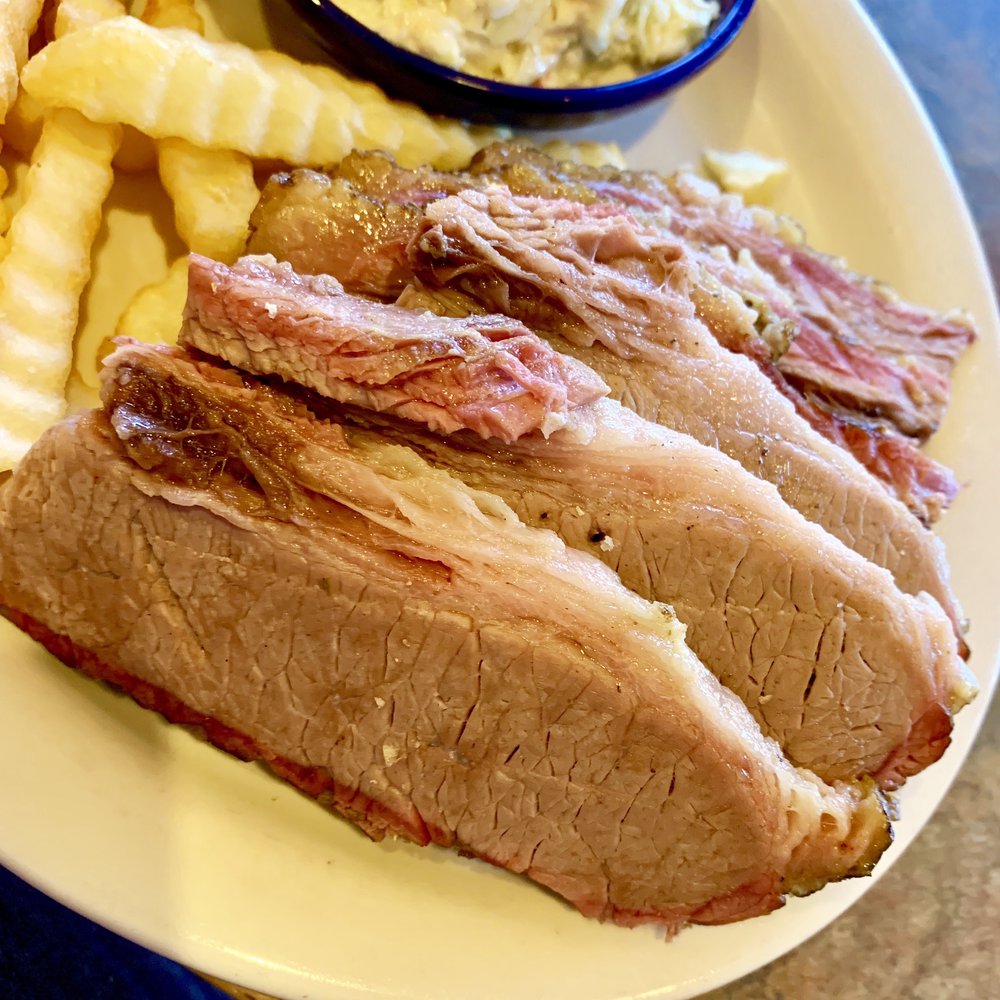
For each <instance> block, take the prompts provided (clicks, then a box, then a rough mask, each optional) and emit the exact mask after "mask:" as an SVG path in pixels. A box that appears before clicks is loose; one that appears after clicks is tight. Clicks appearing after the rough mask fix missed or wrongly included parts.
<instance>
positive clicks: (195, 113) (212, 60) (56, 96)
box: [0, 0, 491, 471]
mask: <svg viewBox="0 0 1000 1000" xmlns="http://www.w3.org/2000/svg"><path fill="white" fill-rule="evenodd" d="M133 7H134V9H133ZM202 34H203V24H202V19H201V17H200V16H199V13H198V11H197V9H196V7H195V5H194V0H145V2H139V3H136V4H134V5H129V4H126V3H124V2H121V0H58V2H56V3H46V2H44V0H0V141H2V142H3V143H5V144H7V145H8V147H10V148H11V149H14V150H17V151H18V152H19V153H20V154H22V155H24V156H25V157H26V158H27V159H28V160H29V161H30V167H29V168H28V171H27V174H26V176H25V178H24V181H23V184H22V185H21V190H19V191H18V197H17V199H16V201H17V203H16V204H15V205H13V206H12V205H11V204H10V203H9V199H8V198H6V197H4V198H3V200H2V202H0V206H2V207H0V258H2V259H0V471H3V470H6V469H9V468H11V467H12V466H13V465H14V464H15V463H16V462H17V460H18V459H19V458H20V457H21V455H23V454H24V452H25V451H26V450H27V449H28V448H29V447H30V445H31V444H32V442H33V441H34V440H35V439H36V438H37V437H38V436H39V435H40V434H41V433H42V431H44V430H45V428H46V427H48V426H49V425H50V424H52V423H53V422H54V421H56V420H58V419H60V418H61V417H62V416H63V415H64V414H65V412H66V406H67V404H66V386H67V380H68V378H69V376H70V373H71V371H72V369H73V368H74V365H75V367H76V370H77V373H78V375H79V377H80V378H82V380H83V381H84V382H85V383H86V384H89V385H93V384H94V383H95V381H96V370H97V364H98V359H99V355H100V353H101V352H102V350H105V349H106V343H105V342H106V340H107V338H109V337H110V336H112V335H113V334H114V333H115V332H120V333H125V334H129V335H133V336H139V337H142V339H146V340H154V341H155V340H170V339H172V337H173V336H175V335H176V329H177V326H178V325H179V320H180V313H181V309H182V307H183V302H184V297H185V294H186V265H185V262H184V259H183V258H182V259H180V260H178V261H176V262H175V263H174V264H173V266H172V267H171V268H170V270H169V272H168V275H167V277H166V279H165V280H163V281H159V282H157V283H155V284H154V285H151V286H150V287H147V288H145V289H143V290H142V291H141V292H139V294H138V295H137V296H136V297H135V298H134V299H133V301H132V302H131V303H130V305H129V306H128V307H127V308H126V309H125V312H124V313H123V315H122V316H121V317H120V318H119V320H118V322H117V324H115V323H114V321H113V319H110V318H109V323H108V328H106V329H101V328H100V327H98V328H95V329H94V330H92V331H91V335H90V336H89V337H87V338H83V339H78V338H77V329H78V324H79V320H80V301H81V296H82V295H83V293H84V289H85V288H86V286H87V283H88V281H89V279H90V276H91V254H92V250H93V245H94V241H95V239H96V237H97V234H98V231H99V229H100V226H101V223H102V218H103V209H104V204H105V200H106V198H107V196H108V193H109V191H110V190H111V187H112V184H113V183H114V181H115V175H116V168H117V169H125V170H133V171H134V170H141V169H156V170H157V171H158V173H159V177H160V181H161V183H162V185H163V188H164V189H165V190H166V192H167V193H168V194H169V196H170V198H171V200H172V202H173V209H174V222H175V226H176V230H177V234H178V235H179V236H180V238H181V240H182V241H183V243H184V245H185V246H186V247H187V248H188V249H189V250H192V251H196V252H198V253H203V254H206V255H208V256H211V257H215V258H216V259H219V260H225V261H232V260H234V259H235V258H236V257H237V256H238V255H239V253H240V251H241V250H242V248H243V246H244V244H245V241H246V236H247V224H248V220H249V217H250V213H251V211H252V210H253V208H254V206H255V205H256V203H257V199H258V196H259V191H258V187H257V182H256V179H255V169H257V168H258V167H259V166H260V165H261V164H262V163H264V162H266V163H267V164H269V165H274V164H278V165H282V164H284V165H288V166H313V167H322V166H326V165H329V164H333V163H336V162H337V161H338V160H339V159H341V158H342V157H343V156H345V155H346V154H347V153H348V152H350V151H351V149H352V148H355V147H358V148H382V149H386V150H388V151H389V152H391V153H393V154H394V155H395V156H396V157H397V158H399V159H400V161H401V162H403V163H407V164H411V165H416V164H418V163H423V162H428V163H433V164H436V165H438V166H441V167H453V166H457V165H461V164H462V163H464V162H466V161H467V160H468V159H469V158H470V157H471V155H472V154H473V153H474V152H475V151H476V149H477V148H478V147H479V146H480V145H482V144H483V143H484V142H486V141H489V139H490V138H491V135H490V133H489V132H488V130H480V131H476V130H471V129H467V128H465V127H464V126H462V125H461V124H460V123H458V122H453V121H446V120H442V119H436V118H432V117H430V116H429V115H427V114H425V113H424V112H422V111H420V110H418V109H417V108H415V107H412V106H409V105H405V104H400V103H397V102H393V101H391V100H389V99H388V98H387V97H385V95H384V94H382V92H381V91H380V90H378V89H377V88H376V87H374V86H371V85H369V84H363V83H359V82H356V81H354V80H350V79H348V78H346V77H344V76H343V75H342V74H340V73H338V72H337V71H336V70H334V69H331V68H329V67H324V66H308V65H305V64H302V63H299V62H296V61H295V60H293V59H291V58H289V57H288V56H285V55H282V54H280V53H277V52H255V51H252V50H251V49H248V48H245V47H243V46H240V45H236V44H233V43H220V42H209V41H206V40H205V39H204V38H203V37H202ZM29 44H30V46H31V49H32V51H33V52H34V55H33V56H32V57H31V58H30V59H29V58H28V52H29ZM6 189H7V175H6V173H2V172H0V196H3V195H4V193H5V191H6ZM171 326H172V327H173V329H171Z"/></svg>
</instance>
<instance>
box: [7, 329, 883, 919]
mask: <svg viewBox="0 0 1000 1000" xmlns="http://www.w3.org/2000/svg"><path fill="white" fill-rule="evenodd" d="M104 399H105V406H106V411H105V413H95V414H92V415H88V416H86V417H84V418H77V419H74V420H71V421H68V422H66V423H63V424H61V425H59V426H57V427H56V428H54V429H52V430H51V431H50V432H49V433H48V434H47V435H46V436H45V437H43V439H42V440H41V441H40V442H39V443H38V444H36V446H35V447H34V448H33V449H32V451H31V452H30V454H29V455H28V456H27V457H26V459H25V460H24V461H23V462H22V463H21V465H20V466H19V467H18V468H17V470H16V471H15V473H14V475H13V477H12V479H11V480H10V481H9V482H8V483H7V484H6V486H5V487H4V489H3V491H2V494H0V594H2V599H3V602H4V603H5V604H6V606H7V607H8V608H9V609H11V610H12V611H13V613H14V617H15V619H16V620H18V621H20V622H22V623H24V624H26V625H28V626H29V627H30V628H31V629H32V631H33V632H34V634H36V635H38V636H39V637H40V638H42V639H43V640H44V641H46V642H47V644H48V645H49V646H50V648H53V649H54V650H56V651H57V652H58V653H59V655H61V656H63V657H64V658H65V659H67V660H70V661H72V662H76V663H77V664H78V665H80V666H82V667H83V668H84V669H87V670H89V671H91V672H93V673H96V674H98V675H100V676H105V677H108V678H110V679H111V680H113V681H114V682H116V683H119V684H122V685H123V686H125V687H126V689H128V690H130V691H132V692H133V693H135V694H137V696H138V697H140V699H141V700H144V701H146V702H147V703H149V704H153V705H154V706H155V707H157V708H159V709H160V710H163V711H165V712H167V713H168V714H169V715H173V716H174V717H180V718H181V719H182V720H183V721H188V722H192V721H193V722H195V723H196V724H199V725H202V726H204V727H206V728H208V727H209V725H213V724H217V728H216V729H215V733H216V736H217V737H218V742H220V743H222V744H223V745H229V746H230V747H231V748H232V747H235V748H236V749H237V750H239V751H240V752H242V753H243V754H244V755H250V756H260V757H262V758H263V759H266V760H268V761H270V762H272V766H275V767H276V769H277V770H278V771H279V773H286V774H288V775H289V776H290V777H292V779H293V780H296V781H298V782H299V783H300V784H301V785H304V786H305V787H307V788H308V789H309V790H310V791H312V792H313V793H314V794H320V795H321V796H323V797H324V798H325V799H326V801H328V802H329V804H331V805H333V807H334V808H337V809H340V810H341V811H343V812H345V813H346V814H347V815H348V816H349V817H350V818H352V819H354V820H355V821H357V822H359V823H360V824H361V825H362V826H363V827H364V828H366V829H368V830H369V831H370V832H372V833H374V834H376V835H379V834H381V833H383V832H386V831H388V832H392V833H395V834H399V835H402V836H406V837H408V838H410V839H412V840H415V841H416V842H418V843H426V842H433V843H436V844H441V845H445V846H453V847H458V848H461V849H462V850H465V851H468V852H471V853H473V854H475V855H478V856H479V857H482V858H485V859H488V860H490V861H491V862H493V863H495V864H498V865H501V866H503V867H505V868H508V869H510V870H511V871H514V872H518V873H522V874H524V875H526V876H528V877H529V878H531V879H533V880H535V881H536V882H539V883H541V884H543V885H545V886H548V887H549V888H551V889H553V890H554V891H556V892H557V893H559V894H561V895H563V896H564V897H565V898H567V899H568V900H570V901H571V902H572V903H573V904H574V905H576V906H577V907H579V909H580V910H581V911H582V912H584V913H586V914H588V915H592V916H596V917H599V918H602V919H611V920H616V921H618V922H620V923H624V924H634V923H641V922H656V923H660V924H664V925H666V926H667V927H668V928H671V929H676V928H678V927H680V926H683V925H684V924H685V923H688V922H701V923H719V922H726V921H730V920H735V919H741V918H743V917H747V916H752V915H754V914H758V913H763V912H767V911H768V910H769V909H772V908H773V907H774V906H776V905H779V904H780V901H781V896H782V894H783V893H786V892H809V891H812V890H814V889H816V888H818V887H819V886H820V885H822V884H823V883H824V882H826V881H828V880H830V879H832V878H840V877H843V876H846V875H850V874H859V873H862V872H866V871H868V870H869V869H870V867H871V865H872V864H873V863H874V861H875V860H876V859H877V857H878V855H879V854H880V853H881V851H882V850H883V849H884V847H885V845H886V843H887V827H886V821H885V817H884V814H883V812H882V809H881V807H880V804H879V800H878V798H877V797H876V796H874V795H873V794H871V793H870V792H867V793H866V792H864V791H862V790H860V789H859V788H857V787H856V786H849V785H838V786H836V787H831V786H827V785H824V784H822V783H821V782H820V781H818V779H816V778H815V777H813V776H811V775H809V774H807V773H805V772H801V771H796V770H795V769H794V768H792V767H791V766H790V765H789V764H788V763H787V761H785V759H784V758H783V757H782V756H781V754H780V753H779V751H778V749H777V747H776V746H775V745H774V744H773V743H772V742H770V741H768V740H766V739H764V738H763V737H762V736H761V734H760V732H759V730H758V729H757V727H756V725H755V723H754V722H753V720H752V718H751V717H750V716H749V714H748V713H747V712H746V710H745V709H744V707H743V706H742V705H741V704H740V703H739V702H738V700H737V699H736V698H735V697H734V696H733V695H731V694H729V693H728V692H726V691H725V690H724V689H723V688H722V687H721V686H720V685H719V684H718V682H717V681H716V680H715V679H714V678H713V677H711V675H710V674H708V672H707V671H706V670H705V669H704V668H703V667H702V666H701V664H700V663H699V662H698V661H697V659H696V658H695V657H694V656H693V655H692V654H691V653H690V651H689V650H688V649H687V647H686V646H685V645H684V642H683V638H682V637H683V627H682V626H681V625H679V623H677V621H676V619H674V618H673V617H672V616H671V615H670V614H669V613H668V612H667V611H666V609H664V608H662V607H658V606H656V605H652V604H649V603H647V602H644V601H642V600H640V599H639V598H637V597H635V596H634V595H631V594H629V593H628V592H627V591H626V590H625V589H624V588H623V587H622V586H621V585H620V583H619V582H618V581H617V579H616V578H615V577H614V576H613V574H611V573H610V572H609V571H608V570H606V569H605V568H604V567H602V566H601V565H600V564H599V563H597V562H596V561H594V560H592V559H590V558H588V557H586V556H584V555H582V554H580V553H576V552H573V551H570V550H567V549H565V548H564V546H563V545H562V543H561V542H559V540H558V539H557V538H556V537H555V536H554V535H553V534H551V533H549V532H542V531H538V530H535V529H531V528H528V527H525V526H524V525H522V524H520V523H519V522H518V521H517V519H516V517H514V515H513V514H512V513H511V512H510V510H509V509H508V508H506V507H505V506H504V505H503V504H502V503H501V502H500V501H499V500H497V499H495V498H493V497H491V496H488V495H485V494H481V493H477V492H475V491H472V490H469V489H468V488H467V487H464V486H462V485H461V484H459V483H458V482H457V481H456V480H454V479H452V478H451V477H449V476H447V475H445V474H444V473H442V472H440V471H433V470H432V469H430V468H429V467H428V466H427V465H426V464H425V463H423V462H422V461H421V460H420V459H419V458H417V456H416V455H415V454H414V453H413V452H412V451H409V450H408V449H405V448H400V447H394V446H387V445H384V444H376V443H373V442H355V441H352V440H351V439H350V435H349V434H346V433H345V432H344V430H343V429H342V428H341V427H339V426H337V425H335V424H332V423H329V422H324V421H319V420H316V419H315V418H313V417H312V416H310V415H309V414H308V413H307V412H306V411H305V410H304V409H303V408H302V407H301V406H300V405H299V404H297V403H296V402H295V401H294V400H292V399H291V398H289V397H288V396H286V395H284V394H282V393H280V392H278V391H275V390H271V389H268V388H266V387H263V386H260V385H258V384H256V383H254V382H253V380H251V379H249V378H248V377H241V376H239V375H237V374H235V373H233V372H232V371H231V370H226V369H220V368H215V367H213V366H211V365H209V364H208V363H205V362H196V361H193V360H191V359H189V358H188V357H186V356H185V355H183V354H182V353H181V352H178V351H176V350H173V349H160V350H156V349H150V348H138V347H136V348H128V349H125V350H122V351H120V352H119V353H118V354H117V355H116V356H115V357H114V358H113V359H112V360H111V366H110V368H109V369H108V374H107V378H106V382H105V388H104ZM80 523H87V524H90V525H91V526H93V529H94V530H92V531H90V532H88V533H86V534H81V533H79V532H78V531H77V530H76V529H75V527H74V526H75V525H77V524H80ZM596 607H599V608H600V609H601V614H600V615H598V616H595V615H594V608H596ZM161 695H162V696H161ZM210 735H211V734H210ZM213 738H214V737H213Z"/></svg>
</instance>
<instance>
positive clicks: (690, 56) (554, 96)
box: [294, 0, 756, 114]
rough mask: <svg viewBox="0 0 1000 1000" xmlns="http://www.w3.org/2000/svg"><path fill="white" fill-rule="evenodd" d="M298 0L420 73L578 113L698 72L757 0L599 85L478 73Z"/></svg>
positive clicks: (323, 4)
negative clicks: (671, 55) (669, 54)
mask: <svg viewBox="0 0 1000 1000" xmlns="http://www.w3.org/2000/svg"><path fill="white" fill-rule="evenodd" d="M294 2H295V3H296V4H297V5H298V6H299V7H301V8H304V9H305V10H307V11H311V12H312V14H313V15H314V16H318V17H321V18H324V19H326V20H327V21H329V22H331V23H332V24H334V25H339V26H340V27H342V28H343V29H346V30H347V31H349V32H351V33H352V34H354V35H356V36H358V37H360V38H362V39H364V40H365V41H366V42H367V43H368V44H369V45H371V46H372V47H373V48H375V49H376V50H378V51H379V52H380V54H382V55H384V56H385V57H386V58H388V59H391V60H392V61H393V62H397V63H402V64H403V65H404V66H406V67H408V68H409V69H411V70H413V71H414V72H418V73H421V74H423V75H425V76H433V77H436V78H438V79H439V80H442V81H447V82H448V83H450V84H454V85H456V86H459V87H461V88H463V89H467V90H474V91H480V92H481V93H483V95H484V96H486V95H489V97H491V98H508V99H509V100H510V101H511V102H513V103H516V104H519V105H521V106H524V104H526V103H533V104H535V105H536V106H537V108H539V109H540V110H552V111H559V112H564V113H568V114H572V113H574V112H581V113H583V112H586V111H594V110H601V109H604V108H608V107H609V106H610V107H614V106H624V105H627V104H630V103H633V102H635V101H638V100H641V99H642V98H644V97H646V96H648V95H649V94H650V93H655V92H660V91H665V90H668V89H670V88H671V87H673V86H675V85H677V84H679V83H681V82H682V81H684V80H686V79H687V78H688V77H689V76H693V75H694V74H696V73H698V72H699V71H700V70H702V69H703V68H704V67H705V66H707V65H708V63H710V62H711V61H712V60H713V59H715V58H716V56H718V55H719V54H720V53H721V52H722V51H723V50H724V49H725V48H726V47H727V46H728V45H729V43H730V42H732V40H733V39H734V38H735V37H736V35H737V33H738V32H739V30H740V29H741V28H742V27H743V24H744V22H745V21H746V19H747V17H748V16H749V15H750V11H751V10H752V8H753V6H754V4H755V2H756V0H733V2H732V5H731V6H730V8H729V9H728V10H727V11H726V12H725V13H723V14H722V15H720V17H719V18H718V20H717V21H716V22H715V24H714V25H713V26H712V28H711V29H710V30H709V32H708V34H706V36H705V37H704V38H703V39H702V41H701V42H699V43H698V45H696V46H695V47H694V48H693V49H691V50H690V51H689V52H686V53H685V54H684V55H682V56H680V57H679V58H678V59H675V60H673V61H672V62H669V63H667V64H666V65H664V66H660V67H659V68H658V69H654V70H652V71H651V72H649V73H644V74H643V75H641V76H637V77H633V78H632V79H630V80H622V81H620V82H618V83H609V84H602V85H601V86H597V87H536V86H529V85H526V84H516V83H504V82H502V81H500V80H491V79H489V78H488V77H482V76H474V75H473V74H471V73H465V72H463V71H462V70H457V69H452V68H451V67H450V66H445V65H444V64H443V63H439V62H435V61H434V60H433V59H428V58H427V57H426V56H422V55H419V54H418V53H416V52H413V51H411V50H410V49H407V48H404V47H403V46H400V45H396V44H395V43H394V42H391V41H389V40H388V39H387V38H385V37H384V36H382V35H380V34H379V33H378V32H377V31H375V30H373V29H372V28H369V27H368V26H367V25H365V24H364V23H362V22H361V21H359V20H357V19H356V18H354V17H352V16H351V15H350V14H348V13H347V12H346V11H345V10H344V9H343V8H342V7H340V6H339V5H338V4H337V3H335V2H334V0H294Z"/></svg>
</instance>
